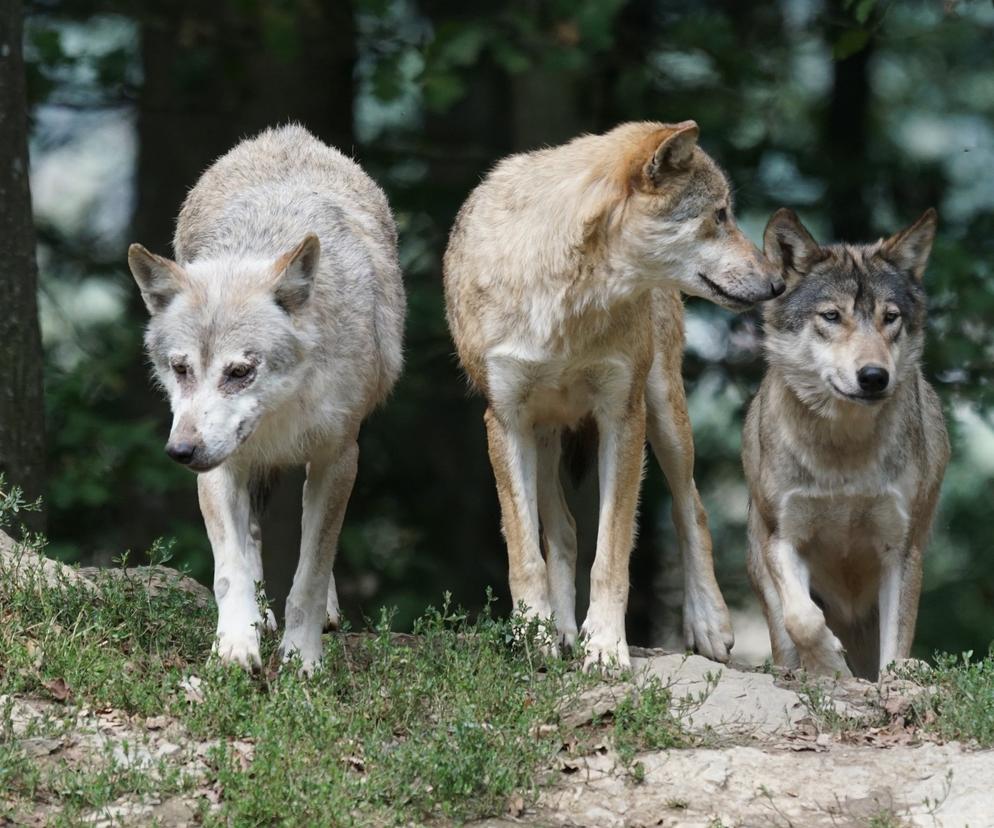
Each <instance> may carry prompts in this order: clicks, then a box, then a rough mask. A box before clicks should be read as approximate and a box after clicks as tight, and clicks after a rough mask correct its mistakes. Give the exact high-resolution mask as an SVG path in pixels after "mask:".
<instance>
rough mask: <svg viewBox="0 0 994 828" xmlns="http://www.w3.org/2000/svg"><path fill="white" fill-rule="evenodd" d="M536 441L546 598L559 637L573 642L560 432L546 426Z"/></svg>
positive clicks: (570, 527) (571, 526) (572, 545)
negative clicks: (560, 471) (560, 474)
mask: <svg viewBox="0 0 994 828" xmlns="http://www.w3.org/2000/svg"><path fill="white" fill-rule="evenodd" d="M536 441H537V444H538V516H539V519H540V521H541V525H542V538H543V540H544V541H545V568H546V572H547V574H548V581H549V600H550V604H551V605H552V614H553V616H554V617H555V620H556V629H557V631H558V632H559V641H560V643H561V644H564V645H566V646H567V647H572V646H573V645H574V644H575V643H576V632H577V630H576V524H575V523H574V521H573V515H571V514H570V511H569V505H568V504H567V503H566V494H565V493H564V492H563V487H562V483H561V482H560V480H559V459H560V456H561V454H562V433H561V431H560V430H559V429H558V428H552V427H546V428H539V429H537V431H536Z"/></svg>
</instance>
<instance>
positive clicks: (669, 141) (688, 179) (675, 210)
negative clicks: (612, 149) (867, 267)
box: [594, 121, 784, 311]
mask: <svg viewBox="0 0 994 828" xmlns="http://www.w3.org/2000/svg"><path fill="white" fill-rule="evenodd" d="M646 126H647V125H643V124H639V125H626V126H625V127H621V128H619V132H620V130H628V132H627V133H621V134H622V135H624V136H625V137H626V138H628V140H627V141H626V144H627V147H626V149H625V154H624V159H623V163H622V165H621V171H620V175H621V176H622V178H623V180H622V181H621V182H618V185H619V189H620V190H621V191H623V192H624V193H625V197H624V199H623V201H622V202H620V203H618V204H616V206H615V207H614V208H613V209H611V210H607V211H605V213H604V216H603V221H604V223H605V224H606V226H607V227H611V226H613V227H615V228H617V230H618V235H617V239H618V242H619V243H618V245H617V247H616V248H615V249H616V250H618V251H619V253H620V255H622V256H623V257H624V259H625V260H626V264H627V266H628V267H630V268H632V269H634V270H637V271H639V272H641V273H644V274H645V275H646V276H647V277H648V278H649V279H650V280H658V281H659V282H661V283H662V282H664V281H665V282H667V283H669V284H672V285H675V286H676V287H679V288H680V290H682V291H684V292H685V293H689V294H692V295H694V296H703V297H704V298H705V299H710V300H711V301H712V302H715V303H716V304H719V305H722V306H724V307H727V308H731V309H732V310H737V311H740V310H744V309H746V308H748V307H750V306H752V305H753V304H755V303H756V302H762V301H764V300H766V299H771V298H773V297H774V296H778V295H779V294H780V293H782V292H783V290H784V283H783V280H782V279H781V278H780V273H779V271H777V270H776V269H774V268H773V267H772V266H771V265H770V263H769V262H768V261H767V260H766V259H765V258H764V257H763V256H762V254H761V253H760V251H759V250H758V249H757V248H756V246H755V245H754V244H752V242H750V241H749V240H748V239H747V238H746V237H745V235H744V234H743V233H742V231H741V230H740V229H739V227H738V225H737V224H736V223H735V218H734V217H733V214H732V199H731V194H730V191H729V186H728V179H727V178H726V177H725V174H724V173H723V172H722V171H721V168H719V167H718V165H717V164H716V163H715V162H714V161H713V160H711V158H710V157H709V156H708V154H707V153H706V152H704V150H702V149H701V148H700V147H699V146H697V137H698V128H697V124H696V123H694V122H693V121H683V122H682V123H679V124H667V125H663V124H659V125H653V126H652V127H651V128H650V129H648V130H646ZM633 127H634V129H633ZM594 229H597V228H596V227H595V228H594Z"/></svg>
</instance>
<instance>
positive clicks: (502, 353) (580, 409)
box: [487, 349, 633, 427]
mask: <svg viewBox="0 0 994 828" xmlns="http://www.w3.org/2000/svg"><path fill="white" fill-rule="evenodd" d="M632 376H633V369H632V364H631V362H630V360H629V359H627V358H626V357H625V356H623V355H605V354H601V355H597V356H594V357H590V358H587V359H577V358H570V357H565V356H560V355H554V354H548V353H541V352H532V353H522V352H514V351H510V350H502V349H498V350H496V351H494V352H491V354H490V356H489V358H488V359H487V384H488V390H489V394H488V396H489V398H490V402H491V405H493V406H494V408H495V409H497V411H498V413H499V414H501V415H502V417H504V418H506V419H507V420H508V421H510V420H517V421H521V422H529V423H531V424H534V425H560V426H566V427H573V426H576V425H577V424H578V423H579V422H580V421H581V420H583V419H584V418H585V417H587V416H589V415H591V414H592V413H594V412H595V411H596V410H598V409H608V408H612V407H615V406H617V405H619V404H623V402H624V400H626V399H627V398H628V396H629V394H630V389H631V382H632Z"/></svg>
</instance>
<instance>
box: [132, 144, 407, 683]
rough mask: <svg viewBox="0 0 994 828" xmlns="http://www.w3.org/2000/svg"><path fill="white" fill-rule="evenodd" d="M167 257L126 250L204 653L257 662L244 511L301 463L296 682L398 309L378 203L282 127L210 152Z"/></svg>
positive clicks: (308, 651)
mask: <svg viewBox="0 0 994 828" xmlns="http://www.w3.org/2000/svg"><path fill="white" fill-rule="evenodd" d="M173 246H174V249H175V255H176V259H175V261H172V260H170V259H167V258H164V257H162V256H157V255H154V254H152V253H150V252H149V251H148V250H146V249H145V248H144V247H142V246H141V245H139V244H134V245H132V246H131V248H130V249H129V251H128V263H129V265H130V268H131V272H132V274H133V275H134V278H135V281H136V282H137V283H138V286H139V288H140V289H141V295H142V298H143V299H144V301H145V305H146V306H147V307H148V310H149V313H150V314H151V319H150V321H149V324H148V327H147V331H146V335H145V344H146V347H147V351H148V355H149V357H150V358H151V362H152V366H153V371H154V374H155V377H156V378H157V379H158V382H159V383H160V384H161V386H162V387H163V389H165V391H166V393H167V394H168V397H169V401H170V404H171V407H172V411H173V422H172V430H171V431H170V434H169V440H168V442H167V443H166V453H167V454H168V455H169V456H170V457H171V458H172V459H173V460H175V461H177V462H178V463H181V464H183V465H184V466H186V467H187V468H189V469H191V470H192V471H194V472H197V474H198V477H197V489H198V494H199V499H200V510H201V513H202V514H203V518H204V523H205V525H206V528H207V534H208V537H209V539H210V542H211V548H212V550H213V555H214V594H215V596H216V598H217V605H218V625H217V638H216V642H215V649H216V652H217V653H218V654H219V656H220V658H221V660H222V661H225V662H234V663H237V664H240V665H242V666H243V667H246V668H249V669H256V668H258V667H260V653H259V645H260V640H259V636H260V631H261V628H262V627H263V626H264V625H265V626H269V627H271V628H274V626H275V625H274V623H273V619H272V616H271V614H267V617H266V618H265V619H264V618H263V617H262V613H261V612H260V609H259V602H258V601H257V595H256V590H257V586H258V585H259V584H261V582H262V580H263V572H262V559H261V541H260V529H259V513H258V510H259V506H258V504H257V502H256V499H255V498H254V497H253V492H254V491H255V490H256V489H258V488H259V486H260V485H262V484H263V483H264V481H265V480H266V478H267V477H268V476H269V475H270V473H272V472H273V471H274V470H278V469H280V468H281V467H286V466H291V465H301V464H306V468H307V481H306V483H305V486H304V494H303V518H302V540H301V546H300V559H299V563H298V565H297V570H296V573H295V575H294V579H293V586H292V588H291V590H290V595H289V598H288V599H287V604H286V629H285V632H284V635H283V638H282V645H281V649H282V652H283V654H284V656H285V657H290V656H291V655H294V654H296V655H297V656H299V658H300V660H301V664H302V669H303V670H304V671H305V672H311V671H312V670H313V669H314V668H315V666H316V665H317V664H318V662H319V661H320V658H321V632H322V627H323V626H324V624H325V622H327V623H328V624H330V625H331V626H335V625H337V623H338V620H339V608H338V599H337V594H336V591H335V582H334V578H333V576H332V564H333V562H334V557H335V550H336V545H337V541H338V534H339V530H340V529H341V526H342V520H343V517H344V514H345V507H346V504H347V503H348V500H349V496H350V493H351V491H352V485H353V482H354V480H355V476H356V470H357V464H358V456H359V451H358V446H357V443H356V440H357V436H358V433H359V427H360V425H361V424H362V421H363V419H364V418H365V417H366V415H367V414H369V413H370V411H372V409H373V408H375V407H376V406H377V405H378V404H380V403H381V402H382V401H383V400H384V399H385V398H386V396H387V395H388V393H389V392H390V390H391V388H392V386H393V385H394V383H395V381H396V380H397V377H398V376H399V374H400V371H401V367H402V362H403V357H402V338H403V326H404V312H405V299H404V289H403V284H402V281H401V272H400V267H399V264H398V258H397V233H396V227H395V225H394V220H393V215H392V214H391V211H390V207H389V205H388V204H387V199H386V197H385V196H384V194H383V192H382V191H381V190H380V189H379V187H378V186H377V185H376V184H375V183H374V182H373V181H372V179H370V178H369V176H367V175H366V174H365V173H364V172H363V170H362V169H361V168H360V167H359V165H358V164H356V163H355V162H353V161H352V160H351V159H349V158H346V157H345V156H344V155H342V154H341V153H340V152H338V151H337V150H335V149H332V148H331V147H329V146H326V145H325V144H323V143H321V142H320V141H319V140H318V139H317V138H315V137H314V136H313V135H311V134H310V133H309V132H307V130H305V129H304V128H302V127H300V126H296V125H288V126H284V127H280V128H275V129H268V130H266V131H264V132H262V133H261V134H259V135H258V136H257V137H255V138H252V139H249V140H245V141H243V142H241V143H240V144H238V145H237V146H235V147H234V149H232V150H231V151H230V152H228V153H227V154H226V155H224V156H222V157H221V158H219V159H218V160H217V161H216V162H215V163H214V164H213V165H212V166H211V167H210V168H209V169H208V170H207V171H206V172H205V173H204V174H203V176H202V177H201V178H200V180H199V181H198V182H197V184H196V186H194V188H193V189H192V190H191V191H190V193H189V194H188V196H187V198H186V200H185V201H184V203H183V206H182V209H181V211H180V214H179V219H178V221H177V225H176V233H175V237H174V240H173Z"/></svg>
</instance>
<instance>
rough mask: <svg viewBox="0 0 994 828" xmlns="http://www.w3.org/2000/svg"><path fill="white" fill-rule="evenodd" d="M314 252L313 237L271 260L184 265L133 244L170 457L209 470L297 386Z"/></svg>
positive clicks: (304, 346)
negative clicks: (166, 414) (169, 421)
mask: <svg viewBox="0 0 994 828" xmlns="http://www.w3.org/2000/svg"><path fill="white" fill-rule="evenodd" d="M319 255H320V244H319V242H318V239H317V236H313V235H311V236H308V237H307V238H305V239H304V240H303V241H302V242H301V243H300V244H299V245H297V247H295V248H294V249H293V250H291V251H289V252H288V253H286V254H285V255H283V256H281V257H280V258H278V259H276V260H275V261H247V260H245V259H230V260H228V259H218V260H210V261H203V262H192V263H190V264H188V265H187V266H185V267H181V266H180V265H178V264H177V263H176V262H173V261H170V260H169V259H165V258H163V257H161V256H156V255H153V254H152V253H149V252H148V250H146V249H145V248H144V247H142V246H141V245H139V244H133V245H131V248H130V249H129V250H128V264H129V265H130V267H131V272H132V274H133V275H134V277H135V281H136V282H138V286H139V287H140V288H141V293H142V298H143V299H144V300H145V305H146V306H147V307H148V310H149V313H150V314H151V316H152V318H151V321H150V322H149V325H148V330H147V331H146V334H145V345H146V347H147V349H148V353H149V356H150V357H151V359H152V364H153V367H154V371H155V374H156V376H157V378H158V380H159V382H160V383H161V384H162V386H163V388H165V389H166V391H167V392H168V394H169V400H170V404H171V406H172V410H173V426H172V430H171V432H170V435H169V442H168V443H166V453H167V454H168V455H169V456H170V457H172V458H173V459H174V460H176V461H177V462H179V463H182V464H183V465H185V466H188V467H189V468H191V469H192V470H194V471H198V472H202V471H208V470H210V469H212V468H215V467H216V466H218V465H220V464H221V463H223V462H224V461H225V460H226V459H227V458H228V457H229V456H230V455H231V454H232V453H233V452H234V451H235V450H236V449H238V448H239V446H241V445H242V444H243V443H244V442H245V441H246V440H248V439H249V438H250V437H251V435H252V433H253V431H254V430H255V428H256V426H257V425H258V424H259V422H260V421H261V419H262V418H263V416H264V415H265V414H266V413H267V412H269V411H272V410H274V409H275V408H278V407H279V406H280V405H281V404H282V403H284V402H286V401H287V400H288V399H289V398H290V397H291V396H292V394H293V393H294V391H295V390H296V389H297V388H299V384H300V382H301V371H302V370H303V366H304V360H303V357H304V355H305V354H306V353H307V351H308V333H307V330H308V327H309V326H308V325H306V324H303V321H302V317H303V316H304V313H305V309H306V306H307V303H308V300H309V298H310V294H311V287H312V284H313V280H314V274H315V272H316V270H317V265H318V258H319Z"/></svg>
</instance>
